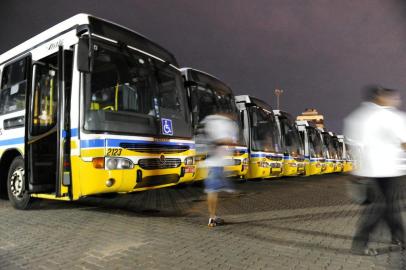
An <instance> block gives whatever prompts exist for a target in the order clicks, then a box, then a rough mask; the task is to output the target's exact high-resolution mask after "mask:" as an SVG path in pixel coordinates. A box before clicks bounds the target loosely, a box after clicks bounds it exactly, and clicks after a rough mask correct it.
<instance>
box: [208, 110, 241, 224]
mask: <svg viewBox="0 0 406 270" xmlns="http://www.w3.org/2000/svg"><path fill="white" fill-rule="evenodd" d="M202 124H204V130H205V134H206V140H207V143H208V149H209V150H208V157H207V159H206V160H205V162H204V163H205V166H207V168H208V170H209V175H208V177H207V179H205V181H204V184H205V192H206V193H207V205H208V210H209V215H210V218H209V223H208V226H209V227H215V226H217V225H221V224H223V223H224V220H223V219H221V218H219V217H218V216H217V202H218V193H219V192H222V191H225V192H233V191H234V189H233V187H232V185H231V182H230V180H227V179H226V178H225V175H224V167H225V166H227V165H232V164H228V163H227V159H226V156H229V155H230V153H229V146H232V145H236V144H237V138H238V132H239V130H238V125H237V124H236V123H235V121H234V120H233V119H232V116H231V115H229V114H227V113H217V114H213V115H209V116H207V117H206V118H205V119H203V121H202Z"/></svg>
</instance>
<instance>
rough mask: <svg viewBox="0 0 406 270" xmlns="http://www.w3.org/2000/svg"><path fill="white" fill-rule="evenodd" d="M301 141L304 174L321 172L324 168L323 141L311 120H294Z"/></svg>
mask: <svg viewBox="0 0 406 270" xmlns="http://www.w3.org/2000/svg"><path fill="white" fill-rule="evenodd" d="M296 124H297V126H298V129H299V132H300V136H301V138H302V141H303V146H304V153H305V159H306V162H305V164H306V166H305V175H306V176H309V175H314V174H321V173H323V171H324V170H325V158H324V154H323V141H322V138H321V134H320V131H319V130H318V129H317V128H316V126H315V125H314V124H313V123H312V122H308V121H300V120H298V121H296Z"/></svg>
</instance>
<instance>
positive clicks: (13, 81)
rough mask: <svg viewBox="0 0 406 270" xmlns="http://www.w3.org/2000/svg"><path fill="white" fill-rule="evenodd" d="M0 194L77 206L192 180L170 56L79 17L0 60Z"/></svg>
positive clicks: (190, 148) (24, 203) (18, 204)
mask: <svg viewBox="0 0 406 270" xmlns="http://www.w3.org/2000/svg"><path fill="white" fill-rule="evenodd" d="M0 72H1V76H0V78H1V82H0V87H1V89H0V193H1V195H2V197H3V198H8V199H9V200H10V203H11V204H12V205H13V206H14V207H15V208H17V209H27V208H29V207H30V205H31V203H32V201H33V199H35V198H44V199H56V200H66V201H72V200H78V199H79V198H81V197H84V196H89V195H94V194H102V193H128V192H133V191H141V190H146V189H153V188H160V187H167V186H172V185H176V184H177V183H179V182H182V181H189V180H190V179H193V177H194V174H195V169H196V166H195V164H194V155H195V145H194V141H193V136H192V127H191V123H190V119H189V108H188V103H187V96H186V91H185V89H184V87H183V83H182V74H181V72H180V69H179V68H178V64H177V61H176V58H175V57H174V56H173V55H172V54H171V53H170V52H168V51H167V50H165V49H164V48H162V47H161V46H159V45H157V44H156V43H154V42H152V41H150V40H149V39H147V38H146V37H144V36H142V35H140V34H138V33H136V32H134V31H132V30H130V29H128V28H125V27H122V26H119V25H117V24H114V23H112V22H109V21H106V20H103V19H100V18H97V17H94V16H91V15H88V14H78V15H76V16H73V17H71V18H69V19H67V20H65V21H63V22H61V23H59V24H57V25H55V26H53V27H51V28H49V29H48V30H46V31H44V32H42V33H40V34H39V35H37V36H35V37H33V38H31V39H29V40H27V41H26V42H24V43H22V44H20V45H18V46H17V47H15V48H13V49H11V50H9V51H8V52H6V53H4V54H2V55H0Z"/></svg>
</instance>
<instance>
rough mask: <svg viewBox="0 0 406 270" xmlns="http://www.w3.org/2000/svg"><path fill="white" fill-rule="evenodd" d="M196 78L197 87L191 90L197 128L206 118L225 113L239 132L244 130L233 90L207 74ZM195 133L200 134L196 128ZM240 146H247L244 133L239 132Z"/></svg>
mask: <svg viewBox="0 0 406 270" xmlns="http://www.w3.org/2000/svg"><path fill="white" fill-rule="evenodd" d="M194 77H195V78H194V80H195V81H197V86H193V87H192V88H191V105H192V112H193V114H195V115H194V116H193V119H194V122H195V123H194V125H195V127H197V126H198V124H199V123H201V122H202V121H203V120H204V118H205V117H207V116H209V115H212V114H215V113H223V114H227V115H229V116H230V117H231V118H232V119H234V120H236V123H237V125H238V128H239V130H242V125H241V118H240V114H239V111H238V109H237V106H236V105H235V100H234V96H233V94H232V91H231V89H229V88H227V87H226V86H225V85H223V84H220V82H219V81H217V80H215V79H214V78H213V79H211V78H210V77H209V76H207V75H205V74H199V75H198V76H196V75H195V74H194ZM211 80H213V82H211ZM214 80H215V81H214ZM195 133H196V134H198V130H197V128H195ZM238 144H240V145H245V141H244V137H243V134H242V132H239V141H238Z"/></svg>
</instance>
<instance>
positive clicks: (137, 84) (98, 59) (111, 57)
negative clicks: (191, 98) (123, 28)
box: [85, 42, 191, 137]
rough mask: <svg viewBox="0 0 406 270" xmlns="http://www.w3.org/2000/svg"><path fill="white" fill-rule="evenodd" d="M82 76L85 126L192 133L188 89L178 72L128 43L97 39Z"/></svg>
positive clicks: (146, 132) (105, 129) (143, 132)
mask: <svg viewBox="0 0 406 270" xmlns="http://www.w3.org/2000/svg"><path fill="white" fill-rule="evenodd" d="M94 46H95V48H96V50H95V52H94V58H93V68H92V72H91V73H90V74H86V79H85V130H89V131H102V132H118V133H131V134H139V135H150V136H155V135H161V134H162V131H161V120H160V119H162V118H165V119H171V121H172V129H173V132H172V134H170V135H173V136H179V137H191V127H190V124H189V121H188V116H187V115H188V111H187V110H188V108H187V102H186V91H185V90H184V88H183V84H182V77H181V74H180V71H179V70H177V69H175V68H173V67H172V66H171V65H169V64H168V63H166V62H163V61H160V60H158V59H155V58H153V57H151V56H148V55H146V54H143V53H141V52H138V51H136V50H133V49H130V48H128V47H127V46H123V45H122V46H113V45H111V44H104V43H101V42H100V43H96V44H95V45H94Z"/></svg>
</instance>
